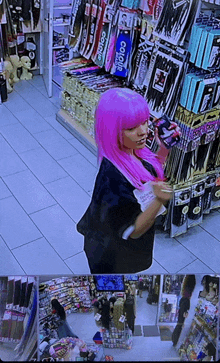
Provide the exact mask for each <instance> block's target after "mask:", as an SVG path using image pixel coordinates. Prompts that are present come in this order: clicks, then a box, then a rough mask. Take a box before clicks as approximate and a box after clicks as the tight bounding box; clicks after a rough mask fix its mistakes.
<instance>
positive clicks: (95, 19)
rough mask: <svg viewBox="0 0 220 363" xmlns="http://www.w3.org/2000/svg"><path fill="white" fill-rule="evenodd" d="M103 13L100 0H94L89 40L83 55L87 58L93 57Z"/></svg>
mask: <svg viewBox="0 0 220 363" xmlns="http://www.w3.org/2000/svg"><path fill="white" fill-rule="evenodd" d="M101 13H102V7H101V6H100V1H99V0H93V2H92V10H91V18H90V24H89V30H88V41H87V45H86V48H85V50H84V52H83V56H84V57H85V58H86V59H89V58H91V55H92V52H93V48H94V45H95V38H96V32H97V29H98V25H99V21H100V17H101Z"/></svg>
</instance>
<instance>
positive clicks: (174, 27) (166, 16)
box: [155, 0, 198, 45]
mask: <svg viewBox="0 0 220 363" xmlns="http://www.w3.org/2000/svg"><path fill="white" fill-rule="evenodd" d="M197 5H198V0H166V1H165V2H164V5H163V9H162V11H161V14H160V16H159V19H158V23H157V26H156V29H155V34H156V35H157V36H158V37H160V38H161V39H164V40H167V41H168V42H170V43H172V44H175V45H177V44H178V43H179V41H180V40H182V38H183V37H184V35H185V33H186V31H185V30H187V28H189V26H190V25H191V24H192V22H193V20H194V18H195V14H196V11H197Z"/></svg>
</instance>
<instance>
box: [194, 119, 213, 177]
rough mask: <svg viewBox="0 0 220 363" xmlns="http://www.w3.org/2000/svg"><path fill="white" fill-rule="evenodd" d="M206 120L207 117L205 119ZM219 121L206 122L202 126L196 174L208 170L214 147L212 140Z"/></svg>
mask: <svg viewBox="0 0 220 363" xmlns="http://www.w3.org/2000/svg"><path fill="white" fill-rule="evenodd" d="M204 120H205V121H206V119H204ZM217 128H218V122H217V120H215V121H209V122H205V123H204V124H203V125H202V126H201V128H200V135H201V136H200V145H199V148H198V155H197V161H196V167H195V172H194V175H198V174H200V175H201V174H204V173H205V172H206V171H207V163H208V159H209V154H210V151H211V147H212V141H213V140H214V139H215V135H216V131H217Z"/></svg>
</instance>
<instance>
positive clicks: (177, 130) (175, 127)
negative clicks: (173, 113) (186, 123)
mask: <svg viewBox="0 0 220 363" xmlns="http://www.w3.org/2000/svg"><path fill="white" fill-rule="evenodd" d="M168 130H175V131H174V133H173V137H176V136H180V137H181V129H180V127H179V126H178V125H177V123H176V122H171V123H170V127H169V128H168ZM154 132H155V139H156V142H157V144H158V145H159V148H160V149H166V146H165V145H164V144H163V142H161V140H160V138H159V136H158V128H157V127H155V130H154ZM166 150H167V149H166Z"/></svg>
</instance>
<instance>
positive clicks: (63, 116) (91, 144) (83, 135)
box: [56, 109, 97, 156]
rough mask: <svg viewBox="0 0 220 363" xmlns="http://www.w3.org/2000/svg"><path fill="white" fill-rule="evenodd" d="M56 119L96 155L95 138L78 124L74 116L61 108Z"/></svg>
mask: <svg viewBox="0 0 220 363" xmlns="http://www.w3.org/2000/svg"><path fill="white" fill-rule="evenodd" d="M56 119H57V121H58V122H59V123H60V124H61V125H63V126H64V127H65V128H66V129H67V130H68V131H69V132H70V133H71V134H73V135H74V136H75V137H76V138H77V139H78V140H79V141H80V142H81V143H82V144H83V145H84V146H85V147H86V148H87V149H89V151H91V152H92V153H93V154H94V155H95V156H97V147H96V144H95V140H94V139H93V137H92V136H90V135H89V134H88V132H87V131H86V130H85V129H84V128H83V127H82V126H80V125H79V123H78V122H76V121H75V120H74V118H73V117H72V116H71V115H70V114H68V112H66V111H65V110H63V109H60V110H59V111H58V113H57V115H56Z"/></svg>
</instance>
